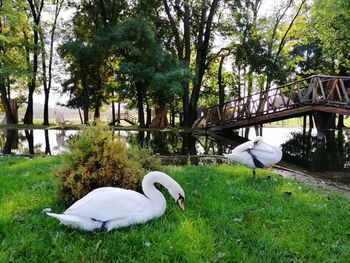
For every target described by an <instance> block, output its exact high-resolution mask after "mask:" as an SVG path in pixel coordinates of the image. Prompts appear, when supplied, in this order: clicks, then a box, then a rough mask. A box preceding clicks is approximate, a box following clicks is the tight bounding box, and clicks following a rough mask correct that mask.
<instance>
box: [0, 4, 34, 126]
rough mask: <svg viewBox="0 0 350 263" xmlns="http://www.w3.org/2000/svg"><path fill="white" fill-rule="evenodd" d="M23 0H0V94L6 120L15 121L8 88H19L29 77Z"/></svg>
mask: <svg viewBox="0 0 350 263" xmlns="http://www.w3.org/2000/svg"><path fill="white" fill-rule="evenodd" d="M24 3H25V2H24V1H22V0H17V1H8V0H0V68H1V70H0V95H1V103H2V107H3V109H4V111H5V114H6V120H7V123H9V124H11V123H17V121H18V120H17V119H16V116H14V115H13V109H11V92H12V90H13V89H16V90H17V91H20V90H21V84H22V83H24V81H25V78H26V77H28V72H27V67H26V58H25V56H24V55H23V54H25V38H24V34H23V32H27V31H28V27H27V15H26V13H25V11H24V10H23V9H22V8H21V7H22V6H23V5H24Z"/></svg>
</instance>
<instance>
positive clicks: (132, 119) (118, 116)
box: [107, 112, 137, 125]
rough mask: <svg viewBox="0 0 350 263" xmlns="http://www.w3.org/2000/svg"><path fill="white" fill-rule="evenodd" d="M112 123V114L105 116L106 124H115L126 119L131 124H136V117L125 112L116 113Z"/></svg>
mask: <svg viewBox="0 0 350 263" xmlns="http://www.w3.org/2000/svg"><path fill="white" fill-rule="evenodd" d="M114 120H115V121H114V123H113V116H111V117H108V118H107V123H108V125H115V124H116V123H120V121H121V120H123V121H126V122H127V123H129V124H131V125H135V124H137V118H136V117H135V116H133V115H131V114H129V113H127V112H125V113H120V114H116V115H115V118H114Z"/></svg>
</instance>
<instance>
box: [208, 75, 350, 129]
mask: <svg viewBox="0 0 350 263" xmlns="http://www.w3.org/2000/svg"><path fill="white" fill-rule="evenodd" d="M349 94H350V77H339V76H323V75H316V76H311V77H308V78H305V79H302V80H299V81H296V82H293V83H289V84H286V85H283V86H279V87H276V88H273V89H269V90H267V91H263V92H258V93H254V94H252V95H250V96H245V97H242V98H238V99H235V100H231V101H228V102H225V103H224V104H223V105H222V106H220V105H216V106H213V107H210V108H208V109H207V113H206V114H205V116H204V118H205V119H206V125H207V126H210V125H218V124H220V123H224V122H233V121H239V120H242V119H246V118H254V117H257V116H261V115H265V114H272V113H275V112H277V111H284V110H288V109H291V108H295V107H300V106H302V105H310V104H332V103H334V104H336V105H337V106H341V105H344V106H349V107H350V101H349Z"/></svg>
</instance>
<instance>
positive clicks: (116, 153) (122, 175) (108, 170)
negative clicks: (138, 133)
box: [53, 126, 144, 203]
mask: <svg viewBox="0 0 350 263" xmlns="http://www.w3.org/2000/svg"><path fill="white" fill-rule="evenodd" d="M68 148H69V150H70V153H66V154H65V155H63V157H62V159H63V162H62V165H60V166H59V167H57V168H56V169H55V170H54V172H53V173H54V175H55V176H57V177H58V178H59V180H60V184H59V195H60V197H61V198H62V199H63V200H64V201H65V202H67V203H72V202H73V201H76V200H77V199H79V198H81V197H83V196H84V195H86V194H87V193H88V192H90V191H92V190H93V189H95V188H98V187H102V186H116V187H121V188H128V189H136V188H138V187H139V186H140V180H141V178H142V177H143V175H144V169H143V168H142V165H141V164H140V163H139V162H138V160H137V157H134V159H132V160H131V159H129V158H128V150H127V148H126V145H125V143H124V142H123V141H122V139H121V138H120V137H117V136H112V133H111V132H109V131H107V130H106V129H103V128H101V127H99V126H93V127H88V128H85V129H84V130H83V131H82V132H81V133H80V134H79V135H78V137H77V138H75V139H73V140H72V141H70V142H69V144H68Z"/></svg>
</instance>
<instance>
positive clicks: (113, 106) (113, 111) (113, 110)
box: [108, 101, 116, 125]
mask: <svg viewBox="0 0 350 263" xmlns="http://www.w3.org/2000/svg"><path fill="white" fill-rule="evenodd" d="M115 123H116V120H115V105H114V101H112V124H113V125H115ZM108 124H110V123H108Z"/></svg>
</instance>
